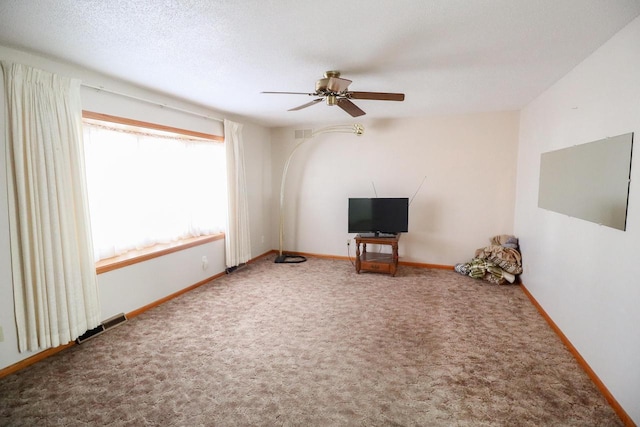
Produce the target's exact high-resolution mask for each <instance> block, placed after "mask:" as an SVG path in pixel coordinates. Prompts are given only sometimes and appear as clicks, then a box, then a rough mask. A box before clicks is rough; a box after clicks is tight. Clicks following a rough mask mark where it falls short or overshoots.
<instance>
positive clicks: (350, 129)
mask: <svg viewBox="0 0 640 427" xmlns="http://www.w3.org/2000/svg"><path fill="white" fill-rule="evenodd" d="M323 133H353V134H356V135H362V134H363V133H364V126H362V125H361V124H358V123H356V124H354V125H336V126H327V127H325V128H322V129H318V130H317V131H313V132H311V136H310V137H308V138H305V139H303V140H302V141H300V142H299V143H298V144H297V145H296V146H295V147H293V150H291V152H290V153H289V157H287V161H286V162H285V164H284V169H283V170H282V179H281V181H280V226H279V233H278V239H279V242H278V255H279V256H280V257H282V246H283V243H284V188H285V184H286V180H287V172H288V171H289V164H290V163H291V159H292V158H293V155H294V154H295V152H296V151H297V150H298V148H300V147H301V146H302V145H303V144H304V143H305V142H307V141H310V140H311V139H313V138H314V137H315V136H318V135H321V134H323Z"/></svg>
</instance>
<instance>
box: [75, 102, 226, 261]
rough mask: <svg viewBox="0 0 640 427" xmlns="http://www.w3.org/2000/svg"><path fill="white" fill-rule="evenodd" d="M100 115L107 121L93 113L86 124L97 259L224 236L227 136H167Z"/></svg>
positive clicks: (166, 132) (89, 183) (161, 132)
mask: <svg viewBox="0 0 640 427" xmlns="http://www.w3.org/2000/svg"><path fill="white" fill-rule="evenodd" d="M96 116H100V117H101V118H102V117H105V116H102V115H95V114H93V113H85V114H84V117H85V118H84V121H83V123H84V125H83V126H84V150H85V162H86V176H87V192H88V195H89V210H90V216H91V228H92V235H93V245H94V255H95V260H96V261H98V260H101V259H105V258H110V257H113V256H117V255H121V254H123V253H125V252H127V251H129V250H139V249H143V248H146V247H149V246H153V245H156V244H159V243H171V242H174V241H176V240H179V239H184V238H188V237H194V236H206V235H210V234H215V233H220V232H222V231H224V228H225V221H226V172H225V153H224V144H223V143H222V142H220V141H219V139H222V138H221V137H216V136H211V137H212V138H216V139H218V140H214V139H211V138H204V137H202V136H201V135H198V136H193V135H194V133H193V132H187V133H189V134H190V135H185V134H183V133H182V132H181V133H177V132H176V131H177V130H176V129H171V131H167V130H162V131H160V130H157V129H150V128H147V127H143V125H148V124H144V123H140V122H133V121H128V120H126V119H119V120H118V121H120V123H114V122H111V121H104V120H96V119H94V118H93V117H96ZM123 122H124V123H127V122H128V123H129V124H122V123H123ZM132 123H133V124H134V125H132ZM165 129H168V128H165ZM185 132H186V131H185ZM204 136H207V135H204Z"/></svg>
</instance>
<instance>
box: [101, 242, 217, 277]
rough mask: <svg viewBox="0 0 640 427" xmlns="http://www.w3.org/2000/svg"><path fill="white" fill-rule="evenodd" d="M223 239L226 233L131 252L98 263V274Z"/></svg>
mask: <svg viewBox="0 0 640 427" xmlns="http://www.w3.org/2000/svg"><path fill="white" fill-rule="evenodd" d="M221 239H224V233H218V234H213V235H209V236H200V237H191V238H188V239H182V240H178V241H177V242H172V243H167V244H164V245H155V246H151V247H149V248H145V249H141V250H138V251H129V252H127V253H126V254H123V255H119V256H115V257H112V258H107V259H103V260H100V261H98V262H96V274H102V273H106V272H107V271H111V270H117V269H118V268H123V267H126V266H128V265H132V264H137V263H139V262H143V261H147V260H150V259H152V258H157V257H160V256H163V255H167V254H170V253H172V252H178V251H181V250H184V249H188V248H192V247H194V246H199V245H204V244H205V243H209V242H213V241H215V240H221Z"/></svg>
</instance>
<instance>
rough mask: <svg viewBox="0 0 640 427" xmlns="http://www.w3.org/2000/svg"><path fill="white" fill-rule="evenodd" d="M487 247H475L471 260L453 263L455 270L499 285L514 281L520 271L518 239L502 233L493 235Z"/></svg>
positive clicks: (520, 258)
mask: <svg viewBox="0 0 640 427" xmlns="http://www.w3.org/2000/svg"><path fill="white" fill-rule="evenodd" d="M490 242H491V244H490V245H489V246H487V247H484V248H480V249H477V250H476V252H475V255H474V257H473V259H471V261H469V262H466V263H461V264H456V265H455V270H456V271H457V272H458V273H460V274H463V275H465V276H471V277H473V278H476V279H483V280H487V281H489V282H491V283H497V284H499V285H502V284H505V283H507V282H508V283H514V282H515V280H516V275H518V274H520V273H522V256H521V254H520V249H519V247H518V239H517V238H516V237H514V236H510V235H506V234H502V235H498V236H494V237H493V238H491V240H490Z"/></svg>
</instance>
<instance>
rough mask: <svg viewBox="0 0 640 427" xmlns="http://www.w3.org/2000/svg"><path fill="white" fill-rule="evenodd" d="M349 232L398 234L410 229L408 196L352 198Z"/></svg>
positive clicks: (350, 200) (350, 202)
mask: <svg viewBox="0 0 640 427" xmlns="http://www.w3.org/2000/svg"><path fill="white" fill-rule="evenodd" d="M348 216H349V233H375V234H380V233H383V234H396V233H402V232H406V231H409V199H408V198H382V197H376V198H368V199H367V198H350V199H349V215H348Z"/></svg>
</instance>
